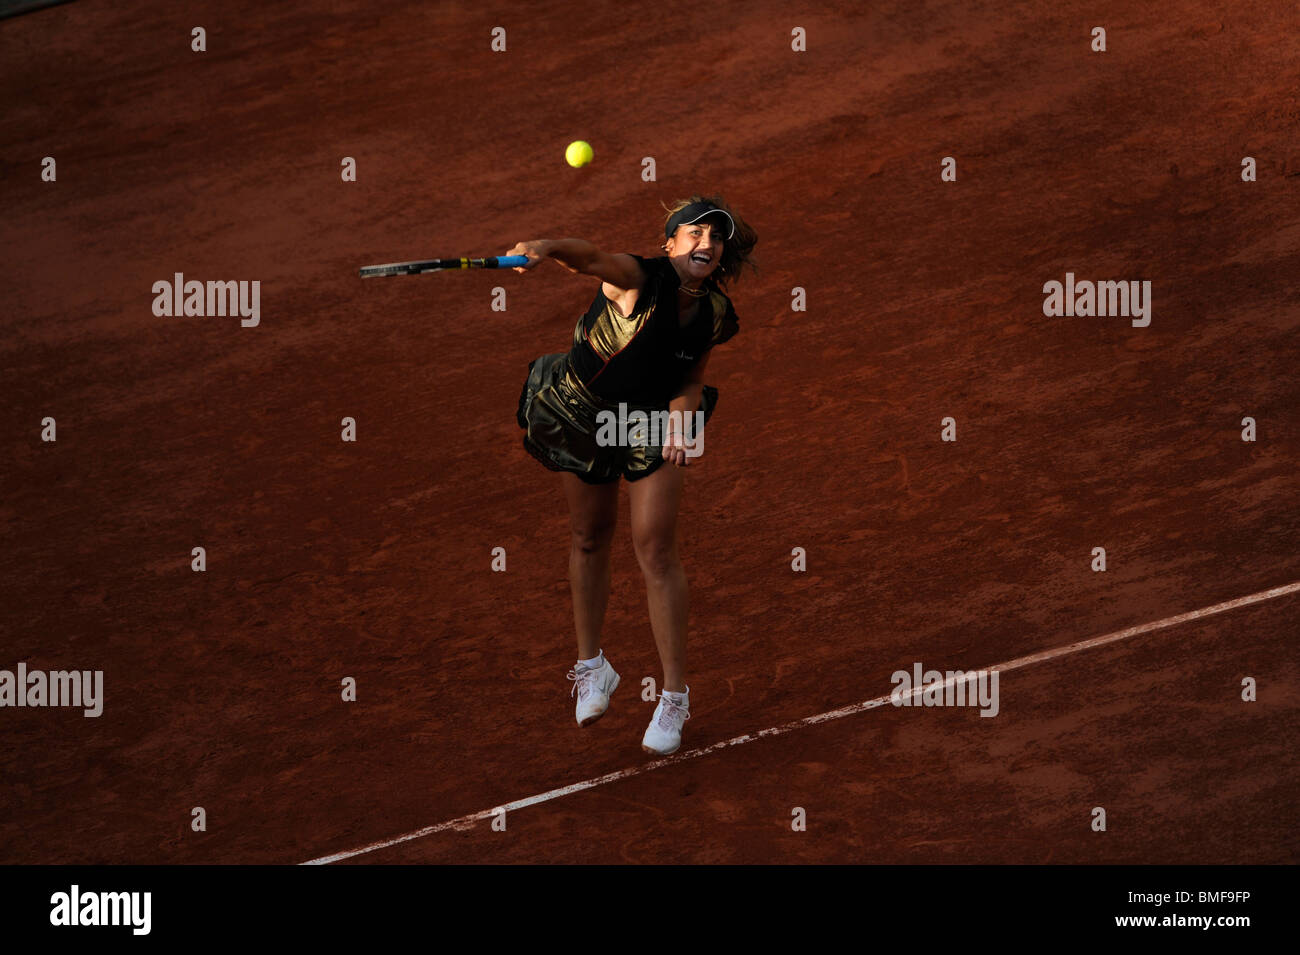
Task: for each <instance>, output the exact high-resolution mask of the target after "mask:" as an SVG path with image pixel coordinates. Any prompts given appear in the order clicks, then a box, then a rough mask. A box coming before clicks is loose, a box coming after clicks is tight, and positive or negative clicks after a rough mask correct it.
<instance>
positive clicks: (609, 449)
mask: <svg viewBox="0 0 1300 955" xmlns="http://www.w3.org/2000/svg"><path fill="white" fill-rule="evenodd" d="M567 359H568V355H567V354H566V353H564V352H559V353H557V354H554V355H543V356H541V357H540V358H537V359H534V360H533V361H532V362H531V363H530V364H529V365H528V377H527V379H525V381H524V388H523V391H522V392H521V393H520V395H519V411H518V414H517V415H516V418H517V420H518V421H519V427H521V428H523V430H524V447H525V448H527V449H528V452H529V453H530V454H532V456H533V457H535V458H536V459H537V460H538V461H540V462H542V464H544V465H546V467H548V468H550V469H551V470H552V471H569V472H571V473H573V474H576V475H578V477H580V478H582V480H584V481H586V482H587V483H588V484H608V483H610V482H612V481H617V480H618V479H619V478H621V477H622V478H627V479H628V480H629V481H639V480H640V479H641V478H643V477H647V476H648V475H650V474H653V473H654V472H655V471H656V470H657V469H658V468H659V465H661V464H663V463H664V459H663V451H662V444H661V443H660V442H655V441H649V442H646V443H642V444H637V443H629V444H609V445H606V444H601V443H600V442H598V441H597V439H596V436H597V432H598V431H599V430H600V427H601V424H600V421H599V420H598V418H597V416H598V415H599V414H600V412H602V411H609V412H612V413H613V414H615V415H617V414H618V410H619V407H618V403H617V402H614V403H610V402H608V401H605V400H604V399H603V398H599V397H597V396H596V395H594V394H592V393H591V392H590V391H589V390H588V389H587V387H586V386H585V385H584V384H583V383H582V382H581V381H579V380H578V379H577V377H576V376H575V375H573V374H572V373H571V372H570V370H569V363H568V360H567ZM717 403H718V390H717V389H716V388H714V387H712V386H710V385H705V386H704V394H703V397H702V398H701V401H700V410H701V411H703V412H704V420H705V421H708V420H709V418H710V417H711V416H712V415H713V409H714V407H715V406H716V405H717ZM626 410H627V411H628V412H631V411H641V412H644V413H645V414H646V415H651V414H653V413H655V412H665V411H667V410H668V409H667V407H662V406H660V407H655V406H650V405H636V404H632V403H631V402H628V403H627V405H626Z"/></svg>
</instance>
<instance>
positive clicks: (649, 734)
mask: <svg viewBox="0 0 1300 955" xmlns="http://www.w3.org/2000/svg"><path fill="white" fill-rule="evenodd" d="M690 693H691V688H690V687H689V686H688V687H687V688H686V692H685V693H683V694H682V702H680V703H674V702H673V701H672V700H670V699H669V698H668V694H666V693H660V694H659V705H658V706H657V707H656V708H655V715H654V716H653V717H652V718H651V720H650V725H649V726H647V727H646V731H645V736H643V737H642V738H641V748H642V749H643V750H645V751H646V752H647V753H653V754H654V755H656V756H667V755H668V754H669V753H675V752H677V748H678V747H679V746H681V745H682V724H683V723H685V722H686V721H687V720H689V719H690V718H691V709H690V707H691V700H690Z"/></svg>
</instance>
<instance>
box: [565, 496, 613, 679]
mask: <svg viewBox="0 0 1300 955" xmlns="http://www.w3.org/2000/svg"><path fill="white" fill-rule="evenodd" d="M562 477H563V478H564V496H565V497H566V498H567V499H568V502H569V530H570V542H569V590H570V591H571V592H572V593H573V626H574V629H575V630H576V631H577V633H578V659H579V660H590V659H591V658H592V657H594V656H595V655H596V654H598V653H599V652H600V631H601V627H602V626H604V623H605V607H606V605H608V603H609V551H610V543H611V542H612V541H613V539H614V525H615V523H616V522H617V520H618V482H617V481H615V482H613V483H611V484H587V483H585V482H584V481H583V480H582V479H581V478H579V477H578V476H577V475H576V474H569V473H567V472H566V473H565V474H563V475H562Z"/></svg>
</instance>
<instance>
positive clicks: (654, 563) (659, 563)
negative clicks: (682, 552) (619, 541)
mask: <svg viewBox="0 0 1300 955" xmlns="http://www.w3.org/2000/svg"><path fill="white" fill-rule="evenodd" d="M632 546H633V549H635V550H636V560H637V563H638V564H640V565H641V572H642V573H644V574H645V575H646V576H647V577H664V576H667V575H668V574H669V573H671V572H672V571H673V570H675V569H676V568H677V567H678V565H679V561H678V559H677V541H676V540H674V539H673V538H672V537H671V536H668V537H665V536H647V537H643V538H639V539H637V538H634V539H633V541H632Z"/></svg>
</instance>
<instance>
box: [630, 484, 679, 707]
mask: <svg viewBox="0 0 1300 955" xmlns="http://www.w3.org/2000/svg"><path fill="white" fill-rule="evenodd" d="M684 477H685V475H684V474H683V472H682V469H681V468H678V467H675V466H673V465H671V464H665V465H663V466H662V467H660V468H659V470H657V471H655V473H654V474H652V475H650V476H649V477H647V478H642V479H641V480H640V481H637V482H635V483H629V484H628V495H629V496H630V498H631V502H632V544H633V546H634V547H635V548H636V559H637V562H638V563H639V564H640V565H641V573H642V574H643V575H644V576H645V590H646V599H647V601H648V603H649V604H650V626H651V628H652V629H653V630H654V634H655V644H656V645H657V646H658V648H659V662H660V663H662V664H663V668H664V689H665V690H670V691H672V692H674V693H683V692H685V691H686V682H685V681H686V610H687V594H686V571H685V570H684V569H683V568H682V562H681V560H680V558H679V557H678V556H677V507H678V505H679V504H680V503H681V498H682V482H683V478H684Z"/></svg>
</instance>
